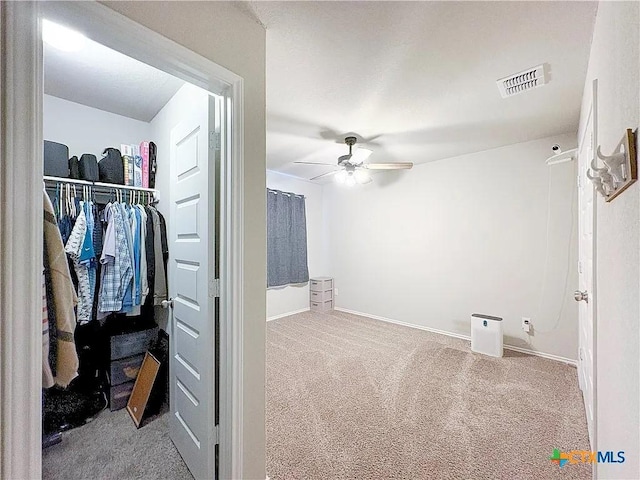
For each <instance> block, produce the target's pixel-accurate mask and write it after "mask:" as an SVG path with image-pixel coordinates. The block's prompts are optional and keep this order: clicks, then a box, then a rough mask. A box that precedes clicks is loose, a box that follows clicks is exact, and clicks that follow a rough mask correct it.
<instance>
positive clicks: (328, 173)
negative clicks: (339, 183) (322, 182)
mask: <svg viewBox="0 0 640 480" xmlns="http://www.w3.org/2000/svg"><path fill="white" fill-rule="evenodd" d="M341 171H342V170H334V171H333V172H327V173H323V174H322V175H318V176H316V177H313V178H310V179H309V180H318V179H319V178H324V177H329V176H331V175H335V174H336V173H338V172H341Z"/></svg>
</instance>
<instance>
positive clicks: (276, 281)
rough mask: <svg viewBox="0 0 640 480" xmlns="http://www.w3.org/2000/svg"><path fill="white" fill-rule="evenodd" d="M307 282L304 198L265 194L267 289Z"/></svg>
mask: <svg viewBox="0 0 640 480" xmlns="http://www.w3.org/2000/svg"><path fill="white" fill-rule="evenodd" d="M308 281H309V267H308V265H307V218H306V213H305V204H304V197H303V196H302V195H295V194H293V193H287V192H281V191H279V190H271V189H268V190H267V287H277V286H282V285H289V284H292V283H304V282H308Z"/></svg>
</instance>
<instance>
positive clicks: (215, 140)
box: [209, 132, 220, 150]
mask: <svg viewBox="0 0 640 480" xmlns="http://www.w3.org/2000/svg"><path fill="white" fill-rule="evenodd" d="M209 149H211V150H220V133H218V132H209Z"/></svg>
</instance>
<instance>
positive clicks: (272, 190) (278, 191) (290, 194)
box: [267, 188, 307, 200]
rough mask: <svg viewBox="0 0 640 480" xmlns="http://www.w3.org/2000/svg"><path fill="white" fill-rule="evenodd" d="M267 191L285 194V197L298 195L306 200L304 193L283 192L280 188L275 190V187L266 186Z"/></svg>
mask: <svg viewBox="0 0 640 480" xmlns="http://www.w3.org/2000/svg"><path fill="white" fill-rule="evenodd" d="M267 192H270V193H274V194H276V195H277V194H281V195H286V196H287V197H291V196H294V197H300V198H304V199H305V200H306V198H307V197H305V196H304V195H302V194H300V193H293V192H283V191H282V190H276V189H275V188H267Z"/></svg>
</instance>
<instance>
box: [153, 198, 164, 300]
mask: <svg viewBox="0 0 640 480" xmlns="http://www.w3.org/2000/svg"><path fill="white" fill-rule="evenodd" d="M150 210H151V216H152V217H153V250H154V262H155V275H154V279H153V287H154V288H153V304H154V305H156V306H159V305H162V301H163V300H166V299H167V275H166V265H165V262H164V254H163V245H162V244H163V237H164V242H165V245H166V241H167V236H166V230H165V232H164V235H163V232H162V223H161V222H160V215H159V213H158V211H157V210H156V209H155V208H153V207H152V208H151V209H150Z"/></svg>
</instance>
